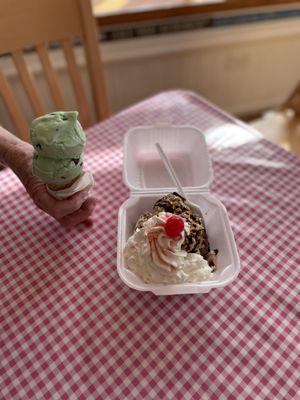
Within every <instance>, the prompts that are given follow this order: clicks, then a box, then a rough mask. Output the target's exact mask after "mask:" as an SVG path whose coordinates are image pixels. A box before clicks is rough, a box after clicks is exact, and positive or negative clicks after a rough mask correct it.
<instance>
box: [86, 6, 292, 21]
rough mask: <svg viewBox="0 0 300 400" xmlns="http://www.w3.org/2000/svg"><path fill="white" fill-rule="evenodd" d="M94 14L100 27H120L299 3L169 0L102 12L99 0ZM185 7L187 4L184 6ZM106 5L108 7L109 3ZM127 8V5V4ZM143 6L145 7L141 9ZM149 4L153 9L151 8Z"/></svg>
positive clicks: (108, 9)
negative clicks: (125, 24)
mask: <svg viewBox="0 0 300 400" xmlns="http://www.w3.org/2000/svg"><path fill="white" fill-rule="evenodd" d="M93 3H94V5H93V7H94V14H95V17H96V19H97V23H98V25H100V26H105V25H106V26H107V25H118V24H122V23H133V22H143V21H150V20H162V19H167V18H174V17H180V16H189V15H196V14H199V15H200V14H211V13H218V12H225V11H238V10H246V9H251V8H256V9H257V8H259V7H261V8H268V7H270V6H271V7H274V6H292V5H294V6H300V1H299V0H211V1H210V0H204V1H201V0H189V1H188V0H174V1H171V0H168V1H162V2H160V4H158V3H157V4H153V3H155V2H153V1H151V0H149V1H142V0H141V1H140V2H138V1H135V2H134V3H135V4H136V5H135V6H131V7H130V6H128V5H127V6H126V5H123V6H122V2H120V5H119V7H117V6H116V7H115V8H114V9H113V8H109V7H108V8H107V9H105V8H101V7H99V4H100V3H99V0H94V2H93ZM137 3H139V5H137ZM187 3H188V4H187ZM108 4H109V3H108ZM127 4H129V5H130V2H129V3H128V2H127ZM143 4H144V6H143ZM151 4H152V5H151Z"/></svg>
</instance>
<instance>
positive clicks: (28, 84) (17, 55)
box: [11, 50, 45, 117]
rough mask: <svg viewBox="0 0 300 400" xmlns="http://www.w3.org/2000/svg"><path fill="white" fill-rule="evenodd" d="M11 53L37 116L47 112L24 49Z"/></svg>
mask: <svg viewBox="0 0 300 400" xmlns="http://www.w3.org/2000/svg"><path fill="white" fill-rule="evenodd" d="M11 55H12V58H13V60H14V63H15V65H16V67H17V70H18V72H19V75H20V78H21V81H22V83H23V86H24V89H25V91H26V92H27V95H28V97H29V100H30V103H31V106H32V109H33V111H34V113H35V116H36V117H38V116H40V115H42V114H44V113H45V109H44V106H43V104H42V101H41V99H40V96H39V94H38V92H37V90H36V86H35V83H34V81H33V78H32V76H31V74H30V72H29V70H28V68H27V65H26V62H25V59H24V56H23V54H22V51H21V50H15V51H13V52H12V53H11Z"/></svg>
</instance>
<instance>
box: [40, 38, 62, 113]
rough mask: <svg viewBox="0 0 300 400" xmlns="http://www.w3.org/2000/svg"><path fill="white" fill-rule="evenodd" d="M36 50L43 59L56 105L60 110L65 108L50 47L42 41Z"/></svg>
mask: <svg viewBox="0 0 300 400" xmlns="http://www.w3.org/2000/svg"><path fill="white" fill-rule="evenodd" d="M36 50H37V53H38V55H39V58H40V60H41V63H42V66H43V69H44V72H45V77H46V79H47V82H48V85H49V89H50V91H51V94H52V98H53V101H54V104H55V107H57V109H58V111H59V110H64V109H65V103H64V100H63V97H62V94H61V91H60V88H59V83H58V78H57V75H56V72H55V70H54V68H53V67H52V64H51V60H50V57H49V54H48V49H47V47H46V45H45V44H44V43H40V44H38V45H37V46H36Z"/></svg>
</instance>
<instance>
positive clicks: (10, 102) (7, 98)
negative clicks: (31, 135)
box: [0, 69, 28, 141]
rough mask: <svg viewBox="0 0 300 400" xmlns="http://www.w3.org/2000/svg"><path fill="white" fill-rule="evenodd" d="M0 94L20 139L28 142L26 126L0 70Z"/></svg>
mask: <svg viewBox="0 0 300 400" xmlns="http://www.w3.org/2000/svg"><path fill="white" fill-rule="evenodd" d="M0 92H1V94H2V96H3V99H4V102H5V104H6V107H7V109H8V112H9V113H10V116H11V118H12V120H13V122H14V124H15V125H16V127H17V129H18V132H19V135H20V137H21V139H23V140H26V141H28V124H27V122H26V119H25V117H24V115H23V113H22V111H21V109H20V107H19V105H18V103H17V102H16V99H15V96H14V94H13V91H12V90H11V87H10V85H9V83H8V81H7V79H6V78H5V76H4V75H3V73H2V71H1V69H0Z"/></svg>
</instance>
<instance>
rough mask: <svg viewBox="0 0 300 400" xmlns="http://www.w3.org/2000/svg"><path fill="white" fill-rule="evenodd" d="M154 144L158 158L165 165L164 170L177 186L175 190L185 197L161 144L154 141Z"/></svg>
mask: <svg viewBox="0 0 300 400" xmlns="http://www.w3.org/2000/svg"><path fill="white" fill-rule="evenodd" d="M155 146H156V148H157V151H158V153H159V155H160V158H161V159H162V161H163V163H164V166H165V167H166V170H167V171H168V173H169V175H170V177H171V178H172V181H173V183H174V184H175V186H176V187H177V192H178V193H179V194H180V195H181V196H182V197H184V198H186V195H185V194H184V191H183V189H182V186H181V184H180V181H179V179H178V176H177V175H176V172H175V170H174V168H173V166H172V164H171V162H170V160H169V159H168V157H167V156H166V154H165V152H164V151H163V149H162V147H161V145H160V144H159V143H155Z"/></svg>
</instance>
